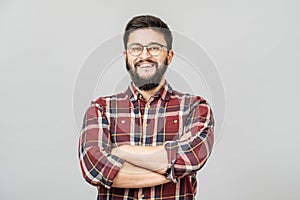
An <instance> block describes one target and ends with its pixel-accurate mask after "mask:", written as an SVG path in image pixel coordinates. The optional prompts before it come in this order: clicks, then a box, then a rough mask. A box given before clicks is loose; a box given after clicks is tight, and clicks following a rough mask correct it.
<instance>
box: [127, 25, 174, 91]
mask: <svg viewBox="0 0 300 200" xmlns="http://www.w3.org/2000/svg"><path fill="white" fill-rule="evenodd" d="M154 43H156V44H161V45H163V46H167V43H166V41H165V39H164V36H163V34H162V33H160V32H157V31H154V30H152V29H147V28H145V29H138V30H135V31H133V32H132V33H131V34H130V35H129V38H128V43H127V47H129V46H130V45H132V44H141V45H143V46H147V45H149V44H154ZM173 54H174V53H173V51H172V50H169V51H168V49H167V48H166V47H162V49H161V51H160V54H159V55H155V56H153V55H151V54H150V53H149V52H148V51H147V48H144V49H143V50H142V52H141V53H140V54H139V55H136V56H133V55H131V54H130V53H129V51H128V50H127V51H124V57H125V60H126V67H127V69H128V70H129V73H130V75H131V78H132V81H133V82H134V84H135V85H136V86H137V87H138V88H139V89H141V90H145V91H147V90H152V89H154V88H156V87H157V86H158V85H159V83H160V82H161V80H162V77H163V75H164V73H165V72H166V70H167V66H168V65H169V64H170V63H171V61H172V58H173Z"/></svg>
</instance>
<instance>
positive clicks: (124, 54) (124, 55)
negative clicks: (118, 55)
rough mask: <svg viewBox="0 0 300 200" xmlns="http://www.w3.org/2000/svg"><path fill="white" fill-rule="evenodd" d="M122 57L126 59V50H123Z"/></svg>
mask: <svg viewBox="0 0 300 200" xmlns="http://www.w3.org/2000/svg"><path fill="white" fill-rule="evenodd" d="M123 57H124V59H125V60H126V58H127V51H126V50H124V51H123Z"/></svg>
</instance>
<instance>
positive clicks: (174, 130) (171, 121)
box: [163, 116, 180, 141]
mask: <svg viewBox="0 0 300 200" xmlns="http://www.w3.org/2000/svg"><path fill="white" fill-rule="evenodd" d="M179 123H180V122H179V117H178V116H167V117H166V118H165V125H164V130H163V132H164V134H165V141H172V140H177V139H178V136H179Z"/></svg>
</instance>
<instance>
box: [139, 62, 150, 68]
mask: <svg viewBox="0 0 300 200" xmlns="http://www.w3.org/2000/svg"><path fill="white" fill-rule="evenodd" d="M152 66H153V64H149V63H146V64H140V65H139V67H152Z"/></svg>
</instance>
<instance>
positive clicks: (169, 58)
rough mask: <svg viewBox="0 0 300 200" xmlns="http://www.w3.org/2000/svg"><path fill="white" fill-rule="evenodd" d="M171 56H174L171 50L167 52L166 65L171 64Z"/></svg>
mask: <svg viewBox="0 0 300 200" xmlns="http://www.w3.org/2000/svg"><path fill="white" fill-rule="evenodd" d="M173 56H174V51H173V50H169V53H168V65H169V64H171V62H172V59H173Z"/></svg>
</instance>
